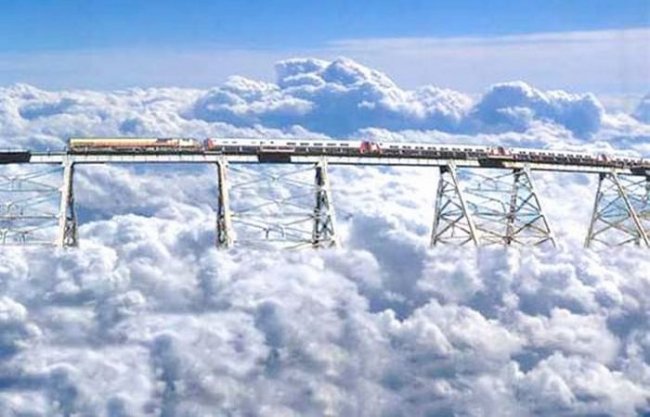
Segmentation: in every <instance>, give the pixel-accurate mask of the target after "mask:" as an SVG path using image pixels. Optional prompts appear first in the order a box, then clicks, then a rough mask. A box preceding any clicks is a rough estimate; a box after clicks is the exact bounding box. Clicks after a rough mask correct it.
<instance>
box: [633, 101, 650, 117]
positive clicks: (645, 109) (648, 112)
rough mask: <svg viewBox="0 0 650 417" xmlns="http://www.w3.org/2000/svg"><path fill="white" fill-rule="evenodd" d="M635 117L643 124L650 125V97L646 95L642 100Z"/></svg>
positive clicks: (635, 111)
mask: <svg viewBox="0 0 650 417" xmlns="http://www.w3.org/2000/svg"><path fill="white" fill-rule="evenodd" d="M634 117H635V118H636V119H638V120H639V121H641V122H644V123H649V124H650V95H646V96H645V97H643V98H642V99H641V101H640V102H639V105H638V106H637V108H636V109H635V110H634Z"/></svg>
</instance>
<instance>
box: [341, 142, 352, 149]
mask: <svg viewBox="0 0 650 417" xmlns="http://www.w3.org/2000/svg"><path fill="white" fill-rule="evenodd" d="M339 146H342V147H344V148H348V147H350V144H349V143H340V144H339Z"/></svg>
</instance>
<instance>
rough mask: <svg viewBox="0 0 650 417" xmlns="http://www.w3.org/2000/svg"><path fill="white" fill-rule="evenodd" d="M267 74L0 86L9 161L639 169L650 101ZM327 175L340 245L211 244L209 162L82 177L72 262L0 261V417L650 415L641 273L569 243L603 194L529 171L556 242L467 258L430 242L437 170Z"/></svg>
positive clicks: (1, 137)
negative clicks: (447, 146) (62, 86)
mask: <svg viewBox="0 0 650 417" xmlns="http://www.w3.org/2000/svg"><path fill="white" fill-rule="evenodd" d="M276 69H277V81H276V82H275V83H267V82H260V81H256V80H250V79H245V78H242V77H233V78H231V79H230V80H229V81H228V82H227V83H225V84H224V85H222V86H219V87H215V88H213V89H210V90H207V91H206V90H190V89H177V88H155V89H154V88H152V89H129V90H121V91H105V92H100V91H83V90H74V91H44V90H41V89H38V88H35V87H32V86H29V85H13V86H8V87H4V88H0V148H31V149H40V150H48V149H49V150H58V149H62V148H63V147H64V146H65V141H66V138H67V137H70V136H100V135H119V136H136V135H137V136H142V135H155V136H165V137H169V136H191V137H197V138H203V137H208V136H222V137H223V136H231V137H271V136H272V137H313V138H326V137H337V138H338V137H349V138H356V139H358V138H370V139H376V140H395V141H432V142H444V143H475V144H505V145H508V146H522V147H523V146H534V147H546V148H554V149H559V148H569V149H576V150H577V149H580V150H589V151H594V152H612V149H615V148H625V149H627V150H628V151H630V152H632V153H634V154H636V155H642V156H646V157H647V156H649V155H650V124H649V123H650V119H649V118H648V117H649V116H648V109H649V106H648V103H649V102H650V101H649V100H648V98H646V99H644V100H643V101H642V102H641V103H640V104H639V105H638V107H637V109H636V111H635V112H634V113H633V114H625V113H623V112H620V111H616V110H606V109H605V108H604V107H603V105H602V104H601V102H600V101H599V100H598V98H597V97H596V96H594V95H592V94H587V93H585V94H582V93H568V92H563V91H541V90H538V89H536V88H534V87H533V86H530V85H527V84H525V83H523V82H508V83H503V84H498V85H494V86H491V87H490V88H488V89H487V91H486V92H485V93H484V94H482V95H481V96H479V97H476V96H472V95H467V94H463V93H461V92H456V91H450V90H445V89H441V88H437V87H433V86H425V87H422V88H419V89H417V90H404V89H402V88H400V87H399V86H398V85H396V84H395V83H394V82H393V81H391V79H390V78H388V77H387V76H386V75H384V74H382V73H381V72H378V71H376V70H373V69H370V68H366V67H364V66H362V65H360V64H358V63H355V62H353V61H350V60H347V59H338V60H335V61H332V62H325V61H321V60H316V59H293V60H288V61H283V62H280V63H278V64H277V67H276ZM3 169H6V168H3ZM330 176H331V182H332V187H333V190H334V194H333V199H334V204H335V207H336V210H337V214H338V225H339V230H340V232H341V235H342V237H343V239H342V248H341V249H336V250H324V251H309V250H307V251H297V252H290V251H287V252H278V251H268V250H252V249H249V248H247V247H241V246H240V247H238V248H235V249H233V250H231V251H228V252H224V251H217V250H216V249H214V248H213V243H214V223H215V218H214V205H215V194H216V187H215V173H214V169H213V167H208V166H205V167H195V166H178V167H176V168H170V167H153V168H148V167H142V166H136V167H129V166H87V167H79V168H78V171H77V176H76V184H75V186H76V198H77V205H78V210H79V217H80V222H81V229H80V235H81V246H80V248H79V249H71V250H61V251H59V250H53V249H43V248H13V247H11V248H10V247H2V251H0V416H8V417H9V416H10V417H13V416H16V417H18V416H21V417H27V416H30V417H31V416H47V417H50V416H57V417H58V416H84V417H85V416H104V417H125V416H130V417H136V416H164V417H173V416H175V417H199V416H233V417H235V416H242V417H243V416H274V417H275V416H281V417H284V416H286V417H290V416H291V417H294V416H295V417H297V416H384V417H389V416H391V417H392V416H395V417H401V416H404V417H406V416H540V415H543V416H636V415H650V324H649V323H650V320H649V319H650V317H649V316H650V301H648V300H650V297H648V295H649V294H650V272H648V271H650V257H648V252H647V250H642V249H637V248H627V249H619V250H608V251H586V250H583V249H582V239H583V238H584V234H585V232H586V227H587V222H588V220H589V214H590V210H591V208H592V204H593V198H594V193H595V183H596V179H595V178H593V177H591V176H587V175H558V174H550V173H546V174H542V173H535V174H534V179H535V180H536V182H537V186H538V189H539V192H540V194H541V196H542V199H543V201H544V202H545V204H546V209H547V212H548V216H549V219H550V221H551V225H552V226H553V227H554V229H555V232H556V234H557V235H558V240H559V242H560V245H559V247H558V248H557V249H532V248H523V249H517V248H512V249H504V248H499V247H490V248H481V249H479V250H475V249H471V248H467V249H458V248H445V247H439V248H435V249H429V248H428V235H429V233H430V227H431V221H432V216H433V200H434V194H435V188H436V181H437V173H436V171H435V170H434V169H425V168H422V169H414V168H360V167H332V168H331V169H330ZM265 192H268V190H265V189H261V188H260V189H259V190H257V191H256V193H257V194H259V195H262V194H263V193H265ZM256 193H252V194H248V196H247V198H249V199H251V200H252V201H255V199H256V198H257V196H256V195H255V194H256Z"/></svg>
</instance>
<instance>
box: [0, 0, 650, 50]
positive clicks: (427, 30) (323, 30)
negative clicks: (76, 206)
mask: <svg viewBox="0 0 650 417" xmlns="http://www.w3.org/2000/svg"><path fill="white" fill-rule="evenodd" d="M649 4H650V2H648V1H647V0H623V1H621V0H619V1H612V0H608V1H604V0H600V1H599V0H590V1H589V0H573V1H566V0H530V1H518V2H517V1H506V0H492V1H486V0H444V1H437V2H436V1H431V0H429V1H389V0H380V1H374V2H359V1H357V2H354V1H343V0H330V1H322V2H307V1H300V0H276V1H245V0H240V1H206V0H194V1H179V0H158V1H138V0H136V1H133V0H131V1H126V0H115V1H84V0H59V1H56V0H32V1H21V0H5V1H3V2H2V6H0V48H1V49H2V50H5V51H25V50H51V49H59V50H60V49H78V48H84V49H85V48H98V47H102V48H106V47H122V46H134V45H138V46H161V45H164V46H166V47H175V48H179V47H180V48H184V47H195V46H196V44H197V43H199V44H210V43H214V44H221V45H228V46H243V47H251V48H252V47H265V48H269V47H270V48H273V47H282V48H286V47H298V46H299V47H306V46H315V45H318V44H321V43H323V42H327V41H330V40H334V39H341V38H344V39H348V38H367V37H371V38H377V37H382V38H383V37H432V36H433V37H452V36H475V35H481V36H485V35H488V36H489V35H503V34H521V33H534V32H557V31H576V30H594V29H620V28H630V27H640V26H647V25H648V24H649V22H650V6H649Z"/></svg>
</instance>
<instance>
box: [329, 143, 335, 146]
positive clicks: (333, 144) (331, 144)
mask: <svg viewBox="0 0 650 417" xmlns="http://www.w3.org/2000/svg"><path fill="white" fill-rule="evenodd" d="M327 146H336V143H328V144H327Z"/></svg>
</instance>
